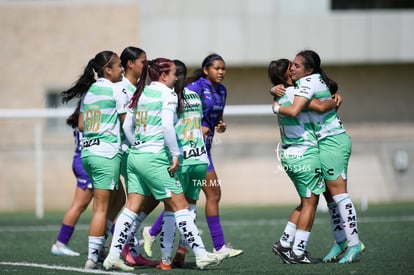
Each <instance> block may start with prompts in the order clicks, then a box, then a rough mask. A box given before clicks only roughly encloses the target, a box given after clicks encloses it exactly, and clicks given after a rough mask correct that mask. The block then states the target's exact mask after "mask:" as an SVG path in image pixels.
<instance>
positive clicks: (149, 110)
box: [131, 81, 180, 156]
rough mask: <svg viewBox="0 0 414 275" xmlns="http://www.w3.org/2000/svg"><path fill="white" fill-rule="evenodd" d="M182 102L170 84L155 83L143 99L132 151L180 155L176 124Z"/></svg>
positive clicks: (139, 104) (138, 108)
mask: <svg viewBox="0 0 414 275" xmlns="http://www.w3.org/2000/svg"><path fill="white" fill-rule="evenodd" d="M177 105H178V99H177V95H176V93H175V92H174V91H173V90H172V89H170V88H168V87H167V86H166V85H164V84H162V83H160V82H156V81H153V82H151V84H150V85H148V86H146V87H145V88H144V90H143V91H142V94H141V96H140V98H139V101H138V105H137V107H136V109H135V110H133V112H134V113H135V136H134V144H132V145H131V150H132V151H135V150H139V151H142V152H151V153H158V152H159V151H160V150H163V149H167V147H168V151H169V153H170V154H171V155H173V156H179V154H180V153H179V150H178V145H177V137H176V135H175V131H174V124H175V121H176V120H177V117H176V113H177Z"/></svg>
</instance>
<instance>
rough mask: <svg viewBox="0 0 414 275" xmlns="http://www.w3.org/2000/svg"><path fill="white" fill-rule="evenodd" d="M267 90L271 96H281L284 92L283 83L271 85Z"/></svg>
mask: <svg viewBox="0 0 414 275" xmlns="http://www.w3.org/2000/svg"><path fill="white" fill-rule="evenodd" d="M269 92H270V94H271V95H273V96H276V97H281V96H283V95H284V94H285V92H286V88H285V86H283V84H279V85H276V86H273V87H272V88H271V89H270V91H269Z"/></svg>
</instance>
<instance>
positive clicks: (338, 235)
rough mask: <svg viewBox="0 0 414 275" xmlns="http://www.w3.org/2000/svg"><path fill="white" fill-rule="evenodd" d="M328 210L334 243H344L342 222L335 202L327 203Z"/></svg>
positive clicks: (344, 236)
mask: <svg viewBox="0 0 414 275" xmlns="http://www.w3.org/2000/svg"><path fill="white" fill-rule="evenodd" d="M328 209H329V217H330V220H331V228H332V233H333V236H334V240H335V242H336V243H340V242H344V241H346V235H345V230H344V221H343V219H342V217H341V214H340V213H339V209H338V205H337V204H336V202H331V203H328Z"/></svg>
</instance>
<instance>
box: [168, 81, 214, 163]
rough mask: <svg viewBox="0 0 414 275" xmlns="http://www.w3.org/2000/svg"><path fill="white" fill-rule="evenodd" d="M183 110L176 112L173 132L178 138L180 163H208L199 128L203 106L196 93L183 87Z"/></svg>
mask: <svg viewBox="0 0 414 275" xmlns="http://www.w3.org/2000/svg"><path fill="white" fill-rule="evenodd" d="M183 93H184V99H185V100H184V101H183V112H179V113H178V114H177V117H178V120H177V122H176V123H175V132H176V134H177V138H178V147H179V148H180V153H181V156H182V160H181V161H180V163H181V164H182V165H192V164H199V163H200V162H202V163H208V158H207V151H206V146H205V143H204V137H203V132H202V130H201V119H202V116H203V107H202V103H201V99H200V97H199V96H198V94H197V93H195V92H193V91H190V90H188V89H187V88H185V89H184V91H183Z"/></svg>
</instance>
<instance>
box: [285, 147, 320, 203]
mask: <svg viewBox="0 0 414 275" xmlns="http://www.w3.org/2000/svg"><path fill="white" fill-rule="evenodd" d="M281 159H282V165H283V168H284V169H285V171H286V173H287V174H288V176H289V178H290V179H291V180H292V182H293V184H294V185H295V188H296V191H297V192H298V194H299V196H301V197H302V198H309V197H310V196H311V194H312V193H313V194H315V195H320V194H321V193H323V192H325V190H326V187H325V182H324V181H323V179H322V174H321V163H320V160H319V149H318V147H317V146H314V147H303V146H301V147H300V146H294V145H293V146H290V147H288V148H287V149H283V151H282V154H281Z"/></svg>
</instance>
